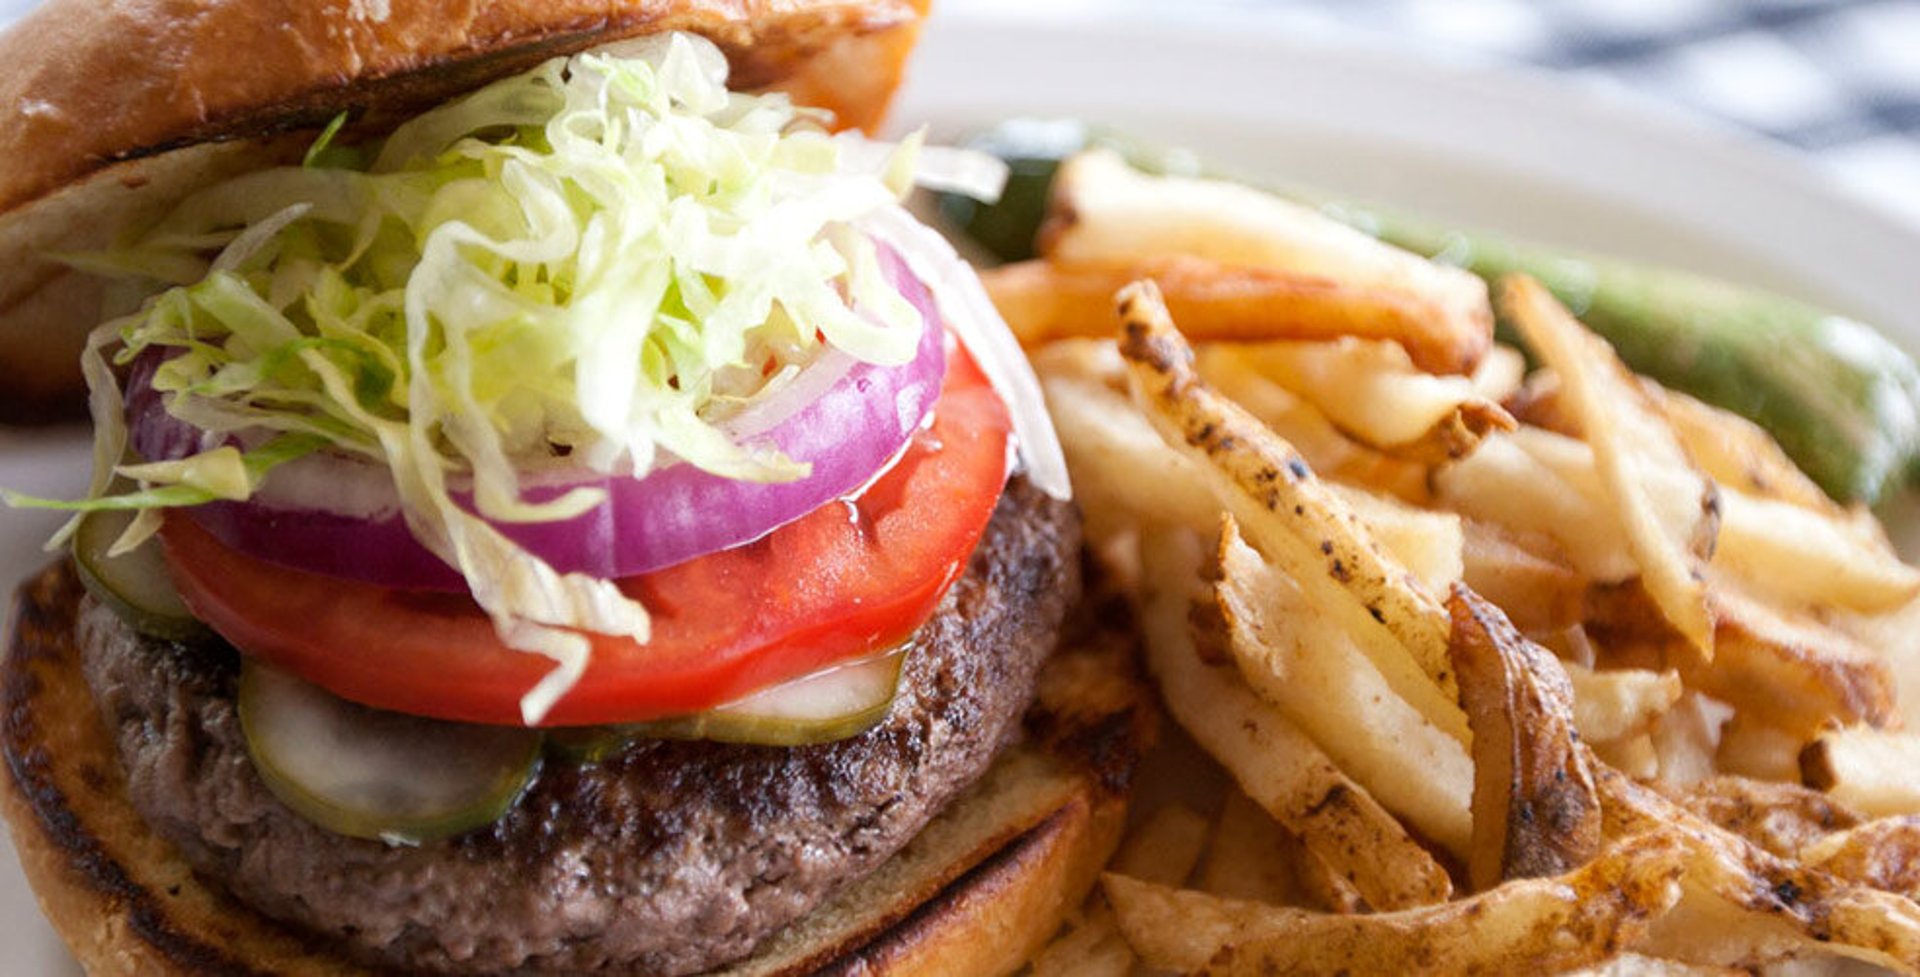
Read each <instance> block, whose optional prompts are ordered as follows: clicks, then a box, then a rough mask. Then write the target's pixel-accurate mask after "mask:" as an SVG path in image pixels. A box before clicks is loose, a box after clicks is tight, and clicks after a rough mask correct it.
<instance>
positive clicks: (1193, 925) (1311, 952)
mask: <svg viewBox="0 0 1920 977" xmlns="http://www.w3.org/2000/svg"><path fill="white" fill-rule="evenodd" d="M1680 856H1681V848H1680V846H1679V845H1678V844H1676V843H1675V841H1674V839H1673V838H1671V837H1668V836H1662V835H1658V834H1651V835H1645V836H1642V837H1640V838H1635V839H1631V840H1629V841H1625V842H1622V843H1619V844H1616V845H1614V846H1612V847H1610V848H1608V849H1607V850H1605V851H1603V852H1601V853H1600V855H1599V856H1598V857H1596V858H1595V859H1594V860H1593V861H1592V862H1590V863H1588V864H1587V865H1586V866H1585V867H1583V868H1581V869H1579V870H1577V871H1574V872H1571V873H1569V874H1567V875H1564V876H1561V877H1558V878H1551V879H1529V880H1524V881H1519V882H1514V883H1511V884H1508V885H1503V886H1500V887H1499V888H1497V889H1493V890H1491V891H1489V892H1485V893H1482V894H1480V895H1477V896H1473V897H1471V898H1468V899H1464V900H1461V901H1458V902H1450V903H1446V904H1444V905H1438V906H1428V907H1425V908H1421V909H1412V910H1407V911H1403V912H1397V913H1385V914H1378V915H1361V916H1331V915H1324V914H1319V913H1312V912H1306V911H1303V910H1298V909H1285V908H1278V907H1272V906H1262V905H1259V904H1255V903H1243V902H1233V901H1230V900H1223V899H1219V898H1216V897H1214V896H1209V895H1207V894H1205V893H1200V892H1188V891H1181V890H1177V889H1169V888H1164V887H1160V886H1154V885H1150V884H1148V883H1143V882H1138V881H1135V880H1132V879H1128V878H1126V877H1124V876H1119V875H1108V876H1106V877H1105V880H1104V884H1105V888H1106V892H1107V897H1108V899H1110V900H1111V901H1112V903H1113V906H1114V912H1115V915H1116V916H1117V917H1118V918H1119V920H1120V929H1121V932H1122V933H1124V934H1126V937H1127V942H1128V943H1130V944H1132V945H1133V947H1134V950H1135V951H1136V952H1138V953H1139V954H1140V956H1141V959H1142V960H1144V961H1145V962H1146V963H1147V964H1149V965H1150V966H1153V967H1156V968H1160V969H1163V970H1171V971H1176V972H1180V973H1205V974H1299V975H1312V974H1327V975H1332V974H1416V973H1417V974H1454V973H1489V974H1491V973H1527V972H1539V973H1558V972H1561V971H1564V970H1569V969H1574V968H1578V967H1583V966H1587V965H1590V964H1594V963H1598V962H1600V961H1603V960H1605V959H1607V958H1609V957H1611V956H1613V955H1614V954H1616V953H1618V952H1619V949H1620V947H1622V946H1625V945H1628V944H1630V943H1631V942H1633V941H1634V940H1635V939H1636V938H1638V936H1639V935H1640V934H1641V933H1642V932H1644V931H1645V930H1646V928H1647V921H1648V920H1649V919H1650V918H1652V917H1655V916H1657V915H1658V914H1660V913H1662V912H1664V911H1665V910H1666V909H1667V907H1669V906H1671V905H1672V904H1673V902H1674V900H1675V899H1676V898H1677V897H1678V895H1679V887H1678V886H1677V885H1676V884H1675V881H1676V879H1677V878H1678V877H1679V875H1680V868H1681V864H1680Z"/></svg>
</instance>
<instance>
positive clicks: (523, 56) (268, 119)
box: [0, 0, 928, 423]
mask: <svg viewBox="0 0 1920 977" xmlns="http://www.w3.org/2000/svg"><path fill="white" fill-rule="evenodd" d="M927 3H928V0H593V2H589V0H191V2H189V0H46V2H44V3H42V4H41V5H40V6H39V7H38V8H37V9H35V10H34V11H33V12H32V13H30V14H28V15H27V16H26V17H24V18H22V19H21V20H20V21H19V22H17V23H16V24H14V25H13V27H11V28H10V29H8V30H7V31H6V32H5V33H4V34H0V66H4V67H0V105H5V106H9V109H8V111H9V113H10V115H8V116H7V118H6V120H5V123H4V124H0V423H21V422H32V421H44V420H54V419H61V418H70V417H79V416H81V413H82V409H83V407H84V402H85V387H84V384H83V383H82V382H81V379H80V373H79V369H78V367H77V365H76V364H77V363H78V362H79V351H80V346H81V344H82V342H83V340H84V339H85V336H86V333H87V331H88V330H90V329H92V328H93V327H94V326H95V325H97V324H99V322H100V321H101V319H102V318H103V316H102V312H103V305H102V302H103V297H104V296H103V294H102V287H101V283H100V281H99V280H98V279H96V278H93V277H91V276H88V275H85V274H82V273H80V272H77V271H74V270H72V269H70V268H68V267H66V266H65V265H62V264H60V263H59V262H57V261H55V260H54V259H53V258H51V257H50V255H52V254H58V253H62V252H79V251H89V250H96V249H100V248H103V247H106V246H107V245H109V244H111V243H112V242H113V241H114V240H115V239H116V238H117V237H118V236H119V235H120V234H121V233H122V232H123V231H124V230H125V229H126V228H128V227H134V226H139V225H140V224H142V223H144V222H147V221H150V220H152V219H154V218H156V217H157V216H158V215H159V214H160V213H161V212H163V211H164V210H165V209H166V208H167V206H168V205H169V204H171V203H172V202H174V201H177V200H179V199H180V198H181V197H183V196H185V195H186V194H188V193H190V192H192V191H193V190H196V189H199V188H200V187H203V186H206V185H208V184H211V183H214V182H217V181H218V180H220V179H223V178H225V177H229V176H232V175H234V174H237V173H241V172H245V171H247V170H251V169H257V168H259V167H262V166H266V165H270V164H275V163H283V162H289V161H295V160H298V159H299V158H300V154H301V153H302V152H303V151H304V149H305V147H306V146H307V144H308V143H310V142H311V141H312V139H313V136H314V134H315V133H316V132H318V131H319V130H320V129H321V128H322V127H324V126H325V125H326V124H327V123H328V122H330V121H331V120H332V119H333V118H334V117H335V116H337V115H339V114H340V113H341V112H348V113H350V114H351V116H350V117H351V118H352V120H353V125H354V126H355V127H356V128H358V129H361V130H363V131H378V130H380V129H381V128H385V127H390V126H391V125H392V124H393V123H394V122H397V121H398V120H399V119H401V118H404V117H405V116H407V115H410V114H413V113H417V112H419V111H421V110H423V109H425V108H428V107H430V106H432V105H436V104H438V103H440V102H443V101H446V100H447V99H449V98H451V97H453V96H454V95H457V94H460V93H462V92H465V91H468V90H470V89H473V88H477V87H479V86H480V85H482V84H484V83H486V82H488V81H491V80H493V79H495V78H499V77H502V76H504V75H509V74H512V73H514V72H516V71H520V70H524V69H526V68H529V67H531V66H533V65H534V64H536V63H538V62H540V61H542V60H545V59H547V58H550V57H554V56H556V55H560V54H568V53H572V52H575V51H579V50H582V49H585V48H589V47H594V46H597V45H601V44H606V43H609V42H613V41H617V40H621V39H624V38H629V37H635V36H640V35H645V34H656V33H662V32H666V31H674V30H680V31H690V32H693V33H697V34H701V35H704V36H706V37H708V38H710V39H712V40H713V41H714V42H715V43H716V44H718V45H719V46H720V48H721V49H722V50H723V51H725V52H726V53H727V56H728V59H729V61H730V62H731V63H732V65H733V81H732V84H733V85H734V86H735V87H737V88H743V89H759V88H774V89H781V90H784V91H787V92H790V93H791V94H792V95H793V97H794V99H795V101H797V102H800V103H802V104H807V105H815V106H820V107H823V108H827V109H831V110H833V112H834V113H835V114H836V116H837V117H838V118H839V120H840V121H841V123H842V124H844V125H848V126H858V127H861V128H867V129H871V128H873V127H874V126H876V125H878V124H879V122H880V120H881V118H882V117H883V116H884V115H885V112H886V108H887V103H888V101H889V100H890V99H891V97H892V95H893V91H894V89H895V87H896V86H898V84H899V82H900V78H901V72H902V70H903V68H904V65H905V63H906V58H907V55H908V54H909V53H911V51H912V49H913V45H914V43H915V41H916V40H918V38H919V31H920V24H921V21H922V19H923V17H924V15H925V13H926V6H927Z"/></svg>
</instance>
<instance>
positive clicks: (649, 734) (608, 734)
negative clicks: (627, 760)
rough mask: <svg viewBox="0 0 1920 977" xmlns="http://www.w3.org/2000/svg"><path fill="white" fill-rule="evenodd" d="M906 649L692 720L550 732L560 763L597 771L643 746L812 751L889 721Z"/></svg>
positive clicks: (798, 681)
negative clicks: (656, 742) (710, 744)
mask: <svg viewBox="0 0 1920 977" xmlns="http://www.w3.org/2000/svg"><path fill="white" fill-rule="evenodd" d="M906 659H907V649H906V648H897V649H895V650H893V651H890V652H888V653H887V654H884V655H879V656H876V657H873V658H867V659H862V660H860V661H857V662H852V663H850V664H846V665H836V666H834V667H833V668H829V669H826V670H824V671H819V672H815V673H813V674H812V675H807V676H804V677H801V678H797V679H794V680H793V681H791V682H787V683H785V684H783V685H776V686H774V687H773V688H770V689H763V690H761V691H759V692H756V693H754V694H753V695H750V696H748V697H746V698H744V699H741V700H739V701H736V702H731V703H728V704H727V705H724V706H718V707H716V708H714V709H710V710H708V711H706V712H702V713H695V714H693V715H690V716H673V717H669V718H667V719H659V720H654V721H651V722H644V723H627V724H622V725H619V726H592V727H583V728H579V729H564V730H554V731H552V732H551V733H550V734H549V736H548V744H549V745H550V746H551V747H552V748H553V749H554V750H555V751H556V752H557V753H558V754H559V755H560V756H562V757H565V758H567V759H569V760H573V761H575V762H579V763H598V762H600V761H601V760H604V759H606V758H607V757H609V756H612V755H613V754H615V753H618V752H620V751H621V750H623V749H625V748H626V747H627V745H628V744H630V743H633V742H634V741H635V740H642V739H666V740H713V741H716V742H721V743H747V744H752V745H758V746H809V745H812V744H816V743H831V742H834V741H835V740H844V739H849V738H851V737H854V736H858V735H860V734H861V733H864V732H866V731H867V730H869V729H872V728H873V727H874V726H875V725H876V724H878V723H879V722H880V720H882V719H884V718H886V715H887V711H888V710H889V709H891V708H892V707H893V697H894V695H895V693H896V692H898V690H899V687H900V670H901V668H902V667H903V666H904V665H905V663H906Z"/></svg>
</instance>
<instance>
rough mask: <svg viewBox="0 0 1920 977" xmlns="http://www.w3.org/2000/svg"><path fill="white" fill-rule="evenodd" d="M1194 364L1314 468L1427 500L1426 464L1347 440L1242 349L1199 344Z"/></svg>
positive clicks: (1341, 478) (1417, 501)
mask: <svg viewBox="0 0 1920 977" xmlns="http://www.w3.org/2000/svg"><path fill="white" fill-rule="evenodd" d="M1194 362H1195V365H1196V366H1198V367H1199V369H1200V375H1201V376H1202V377H1203V378H1205V379H1206V381H1207V382H1208V383H1210V384H1213V385H1214V386H1215V387H1216V388H1217V389H1218V390H1219V391H1220V393H1221V394H1223V395H1225V396H1226V397H1227V398H1228V399H1229V400H1232V401H1233V402H1234V403H1237V404H1239V405H1240V406H1241V407H1242V408H1243V409H1245V410H1246V411H1247V412H1248V413H1250V414H1252V415H1253V416H1255V417H1257V418H1259V419H1260V420H1261V421H1263V422H1265V423H1266V425H1267V426H1268V427H1271V428H1273V430H1274V433H1276V434H1278V435H1280V436H1281V437H1282V438H1285V439H1286V440H1287V441H1288V442H1290V443H1292V444H1293V446H1294V447H1295V448H1298V449H1299V450H1300V456H1301V457H1302V458H1305V459H1306V460H1307V464H1308V465H1309V466H1311V467H1312V468H1313V469H1314V470H1315V471H1318V472H1321V473H1323V474H1325V475H1326V476H1327V477H1328V478H1330V479H1335V480H1338V481H1342V482H1347V483H1350V484H1353V485H1359V486H1364V487H1366V488H1368V489H1372V490H1374V491H1377V492H1384V493H1386V494H1388V495H1391V496H1393V497H1395V498H1398V499H1401V500H1403V501H1406V502H1411V503H1414V504H1416V505H1418V504H1425V503H1426V502H1427V501H1428V500H1429V496H1430V493H1429V492H1428V489H1427V466H1425V465H1421V464H1417V463H1415V462H1411V461H1406V460H1404V459H1399V458H1393V457H1390V456H1388V455H1386V454H1383V453H1381V452H1379V451H1375V450H1374V449H1372V448H1368V447H1366V446H1364V445H1361V444H1359V443H1357V442H1355V441H1353V440H1352V439H1350V438H1348V437H1347V436H1346V435H1344V434H1342V433H1340V430H1339V429H1338V428H1336V427H1334V426H1333V422H1332V421H1329V420H1327V418H1326V416H1325V415H1324V414H1321V413H1320V411H1319V410H1317V409H1316V408H1315V407H1314V406H1313V405H1312V404H1309V403H1307V402H1306V401H1305V400H1303V399H1301V398H1300V397H1299V396H1298V395H1296V394H1294V393H1293V392H1292V391H1289V390H1288V389H1287V388H1285V387H1282V386H1280V385H1279V384H1278V383H1275V382H1274V381H1273V380H1272V378H1270V377H1268V376H1266V375H1265V374H1263V373H1261V372H1260V371H1259V370H1258V369H1256V368H1255V367H1254V365H1253V364H1251V363H1250V362H1248V359H1247V357H1246V356H1244V355H1242V354H1241V351H1240V350H1238V349H1236V348H1234V347H1230V346H1222V345H1217V344H1216V345H1208V346H1202V347H1200V349H1198V350H1197V351H1196V352H1195V357H1194Z"/></svg>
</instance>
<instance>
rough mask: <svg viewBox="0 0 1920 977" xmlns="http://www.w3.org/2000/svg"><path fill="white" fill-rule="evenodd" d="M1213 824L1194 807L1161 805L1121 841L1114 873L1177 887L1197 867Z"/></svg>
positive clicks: (1115, 855)
mask: <svg viewBox="0 0 1920 977" xmlns="http://www.w3.org/2000/svg"><path fill="white" fill-rule="evenodd" d="M1211 829H1212V825H1211V824H1210V823H1209V822H1208V821H1207V819H1206V818H1205V817H1202V816H1201V815H1200V814H1199V813H1198V812H1196V811H1195V810H1194V809H1193V808H1190V807H1187V806H1186V805H1184V804H1179V803H1173V804H1167V805H1165V806H1162V807H1161V808H1159V809H1158V810H1156V811H1154V812H1153V814H1152V815H1150V816H1148V818H1147V820H1145V821H1144V822H1141V824H1140V825H1139V827H1136V828H1134V829H1133V831H1132V832H1131V833H1130V834H1128V835H1127V837H1126V838H1125V839H1124V840H1122V841H1121V842H1120V850H1119V851H1118V852H1116V853H1115V854H1114V856H1113V861H1112V862H1111V863H1110V864H1111V865H1112V867H1113V871H1116V872H1119V873H1121V874H1123V875H1127V876H1131V877H1133V878H1136V879H1145V880H1146V881H1149V882H1157V883H1160V884H1162V885H1180V884H1182V883H1184V882H1186V881H1187V876H1189V875H1192V874H1193V868H1194V866H1195V865H1198V864H1200V855H1201V853H1202V852H1203V851H1205V850H1206V847H1207V835H1208V833H1209V831H1210V830H1211Z"/></svg>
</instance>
